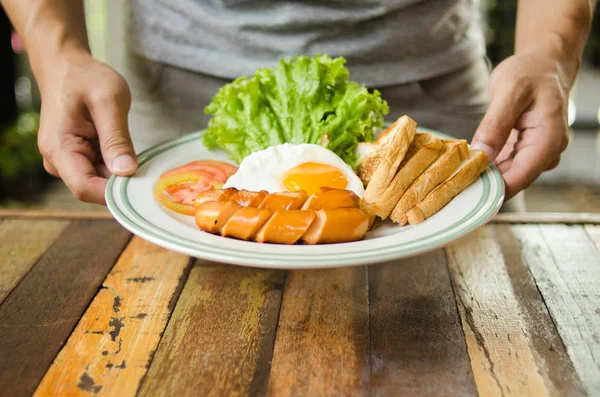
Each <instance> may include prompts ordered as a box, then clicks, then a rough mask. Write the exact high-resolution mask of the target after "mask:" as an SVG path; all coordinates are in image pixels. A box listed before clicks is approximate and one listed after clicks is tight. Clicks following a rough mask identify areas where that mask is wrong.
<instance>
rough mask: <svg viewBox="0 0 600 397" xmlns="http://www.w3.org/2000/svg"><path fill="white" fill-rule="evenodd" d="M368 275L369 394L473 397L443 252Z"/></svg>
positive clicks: (376, 268) (375, 269)
mask: <svg viewBox="0 0 600 397" xmlns="http://www.w3.org/2000/svg"><path fill="white" fill-rule="evenodd" d="M369 273H370V281H369V299H370V307H371V312H370V318H371V362H372V364H371V365H372V376H371V383H372V394H373V395H374V396H399V395H407V396H408V395H424V396H474V395H477V391H476V387H475V382H474V379H473V373H472V371H471V366H470V362H469V356H468V353H467V347H466V344H465V339H464V335H463V332H462V329H461V324H460V319H459V315H458V312H457V309H456V301H455V298H454V294H453V291H452V285H451V282H450V276H449V274H448V269H447V266H446V257H445V255H444V251H443V250H438V251H435V252H432V253H429V254H425V255H420V256H417V257H413V258H409V259H404V260H400V261H397V262H394V263H390V264H384V265H378V266H373V267H371V268H370V270H369Z"/></svg>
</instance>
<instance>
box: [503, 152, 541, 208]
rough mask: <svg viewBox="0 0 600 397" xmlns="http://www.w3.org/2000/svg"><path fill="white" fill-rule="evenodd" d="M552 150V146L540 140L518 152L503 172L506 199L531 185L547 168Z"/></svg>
mask: <svg viewBox="0 0 600 397" xmlns="http://www.w3.org/2000/svg"><path fill="white" fill-rule="evenodd" d="M550 152H551V149H550V147H549V146H548V145H546V144H543V143H540V142H538V143H537V144H529V145H527V146H523V147H521V149H520V150H519V151H518V152H516V154H515V157H514V159H512V162H511V164H510V167H509V168H508V169H506V170H505V171H504V172H503V173H502V176H503V178H504V182H505V185H506V200H508V199H510V198H511V197H513V196H514V195H515V194H517V193H518V192H520V191H521V190H523V189H526V188H527V187H529V186H530V185H531V184H532V183H533V182H534V181H535V180H536V179H537V178H538V177H539V176H540V175H541V174H542V172H543V171H545V170H546V168H547V167H548V165H549V161H548V158H549V157H551V156H550Z"/></svg>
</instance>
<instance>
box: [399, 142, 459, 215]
mask: <svg viewBox="0 0 600 397" xmlns="http://www.w3.org/2000/svg"><path fill="white" fill-rule="evenodd" d="M442 142H443V146H442V149H441V151H440V153H439V155H438V157H437V158H436V159H435V161H434V162H433V163H432V164H431V165H430V166H429V167H428V168H427V169H426V170H425V171H424V172H423V173H422V174H421V175H420V176H419V177H418V178H417V179H416V180H415V181H414V183H413V184H412V185H410V187H409V188H408V189H407V190H406V191H405V192H404V194H403V195H402V197H401V199H400V200H399V201H398V203H397V204H396V206H395V207H394V210H393V211H392V214H391V216H390V218H391V219H392V221H394V222H395V223H398V224H399V225H405V224H406V223H407V222H408V218H407V217H406V213H407V212H408V210H410V209H411V208H412V207H414V206H415V205H416V204H417V203H419V202H421V201H423V199H425V197H426V196H427V195H428V194H429V192H431V191H432V190H433V189H435V187H436V186H438V185H439V184H440V183H442V182H443V181H444V180H446V179H447V178H448V177H449V176H450V175H451V174H452V173H453V172H454V171H455V170H456V169H457V168H458V166H459V165H460V163H461V162H462V161H464V160H466V159H467V158H468V157H469V147H468V146H467V141H465V140H443V141H442Z"/></svg>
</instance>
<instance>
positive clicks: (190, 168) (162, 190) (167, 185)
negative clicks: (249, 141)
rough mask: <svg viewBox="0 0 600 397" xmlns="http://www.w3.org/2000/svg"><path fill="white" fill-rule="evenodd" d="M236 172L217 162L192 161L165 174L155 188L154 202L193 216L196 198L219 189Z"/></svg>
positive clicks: (228, 166)
mask: <svg viewBox="0 0 600 397" xmlns="http://www.w3.org/2000/svg"><path fill="white" fill-rule="evenodd" d="M236 171H237V167H235V166H233V165H231V164H227V163H223V162H220V161H213V160H200V161H192V162H190V163H187V164H185V165H182V166H179V167H175V168H173V169H171V170H169V171H167V172H164V173H163V174H162V175H161V176H160V178H159V179H158V181H157V182H156V184H155V185H154V192H153V193H154V198H155V199H156V200H157V201H158V202H159V203H161V204H162V205H163V206H165V207H166V208H168V209H170V210H172V211H175V212H177V213H180V214H183V215H194V211H195V210H194V200H195V198H196V197H197V196H198V194H200V193H201V192H203V191H205V190H209V189H220V188H221V187H222V186H223V184H224V183H225V182H226V181H227V179H229V177H230V176H231V175H233V174H234V173H235V172H236Z"/></svg>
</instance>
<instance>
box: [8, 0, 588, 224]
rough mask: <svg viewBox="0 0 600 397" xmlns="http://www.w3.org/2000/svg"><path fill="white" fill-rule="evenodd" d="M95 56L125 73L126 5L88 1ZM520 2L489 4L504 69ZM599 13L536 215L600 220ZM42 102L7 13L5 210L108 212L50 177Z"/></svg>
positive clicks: (491, 43) (494, 50)
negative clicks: (566, 134)
mask: <svg viewBox="0 0 600 397" xmlns="http://www.w3.org/2000/svg"><path fill="white" fill-rule="evenodd" d="M84 3H85V9H86V22H87V27H88V35H89V39H90V45H91V48H92V52H93V54H94V56H95V57H96V58H98V59H100V60H101V61H104V62H106V63H108V64H110V65H112V66H113V67H115V68H116V69H117V70H121V69H122V61H123V49H124V41H125V34H124V21H125V13H124V12H123V4H124V3H125V2H123V1H116V0H84ZM516 3H517V1H516V0H482V1H481V16H482V20H483V23H484V25H485V31H486V38H487V48H488V56H489V58H490V59H491V61H492V62H493V63H494V64H498V63H499V62H500V61H502V60H503V59H504V58H506V57H508V56H510V54H512V52H513V42H514V28H515V17H516ZM599 11H600V6H598V8H597V10H596V18H595V21H594V26H593V31H592V34H591V36H590V39H589V40H588V43H587V46H586V51H585V56H584V64H583V67H582V69H581V71H580V74H579V77H578V81H577V83H576V86H575V88H574V90H573V92H572V95H571V104H570V109H569V110H570V111H569V123H570V126H571V135H572V136H571V141H570V142H571V143H570V145H569V148H568V149H567V151H566V152H565V153H564V155H563V157H562V161H561V164H560V166H559V167H558V168H556V169H555V170H553V171H551V172H547V173H545V174H544V175H543V176H542V177H541V178H540V179H538V181H537V182H536V183H535V184H534V186H532V187H531V188H530V189H528V191H527V193H526V195H525V207H524V208H522V209H521V210H523V211H528V212H596V213H600V156H599V153H600V20H599V19H600V18H598V17H597V16H598V13H599ZM39 109H40V97H39V92H38V90H37V86H36V84H35V81H34V79H33V76H32V73H31V70H30V68H29V64H28V60H27V56H26V54H25V53H24V51H23V46H22V43H21V42H20V40H19V37H18V36H17V35H16V34H15V33H14V32H13V31H12V28H11V26H10V23H9V21H8V18H7V17H6V15H5V14H4V11H3V10H2V8H0V209H2V208H29V209H49V210H52V209H53V208H56V209H70V210H74V209H80V210H85V211H98V212H102V211H106V210H105V208H104V207H101V206H94V205H89V204H85V203H80V202H77V201H76V200H75V199H74V198H73V197H72V196H71V194H70V193H69V192H68V190H67V189H66V188H65V187H64V185H63V184H62V182H61V181H60V180H57V179H55V178H52V177H50V176H48V175H47V174H46V173H45V172H44V169H43V166H42V160H41V157H40V155H39V152H38V150H37V144H36V139H37V138H36V134H37V129H38V126H39Z"/></svg>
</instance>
